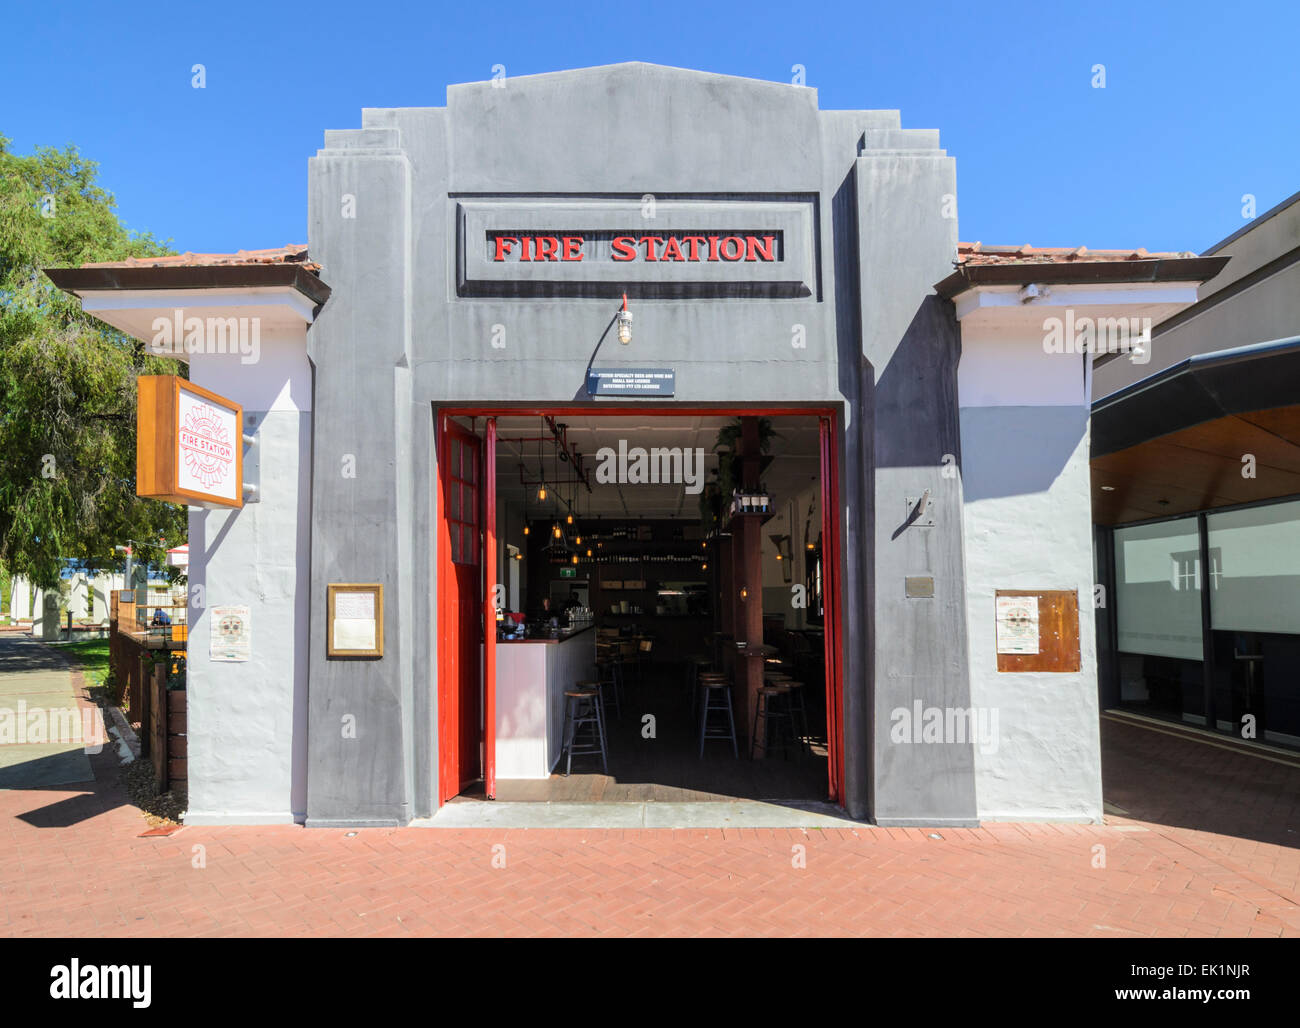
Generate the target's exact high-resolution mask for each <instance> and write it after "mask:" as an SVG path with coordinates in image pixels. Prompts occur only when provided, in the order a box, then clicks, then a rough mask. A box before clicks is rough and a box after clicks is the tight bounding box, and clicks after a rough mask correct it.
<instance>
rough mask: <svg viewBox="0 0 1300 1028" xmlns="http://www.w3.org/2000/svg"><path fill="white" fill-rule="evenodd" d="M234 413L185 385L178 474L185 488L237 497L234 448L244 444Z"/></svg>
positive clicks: (178, 421)
mask: <svg viewBox="0 0 1300 1028" xmlns="http://www.w3.org/2000/svg"><path fill="white" fill-rule="evenodd" d="M237 420H238V419H237V418H236V417H235V412H234V411H233V410H229V409H227V408H225V407H219V406H217V405H216V404H215V403H211V402H210V401H208V400H205V399H203V397H201V396H198V395H196V394H195V393H191V392H188V391H187V390H186V389H185V388H184V387H183V386H182V387H181V390H180V396H179V400H178V405H177V412H176V475H177V483H178V484H179V486H180V487H181V488H182V489H192V490H194V491H195V492H200V493H208V494H210V495H212V496H219V497H221V498H222V499H224V500H238V499H239V495H240V491H241V483H239V482H236V481H235V447H236V446H240V445H242V440H241V439H240V437H239V430H238V424H237Z"/></svg>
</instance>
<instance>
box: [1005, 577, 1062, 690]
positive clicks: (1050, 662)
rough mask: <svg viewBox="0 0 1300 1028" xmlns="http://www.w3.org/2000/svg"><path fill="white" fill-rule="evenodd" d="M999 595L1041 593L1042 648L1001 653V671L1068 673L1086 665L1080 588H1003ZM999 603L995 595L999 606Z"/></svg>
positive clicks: (1039, 640)
mask: <svg viewBox="0 0 1300 1028" xmlns="http://www.w3.org/2000/svg"><path fill="white" fill-rule="evenodd" d="M996 596H1036V597H1038V652H1037V653H999V654H998V655H997V657H998V670H999V671H1052V672H1056V673H1059V674H1068V673H1070V672H1073V671H1079V670H1080V669H1081V668H1082V667H1083V660H1082V657H1081V656H1080V653H1079V594H1078V592H1076V591H1075V590H1073V589H999V590H997V593H996ZM996 604H997V600H996V598H995V599H994V606H995V609H996ZM995 631H996V628H995ZM995 649H996V647H995Z"/></svg>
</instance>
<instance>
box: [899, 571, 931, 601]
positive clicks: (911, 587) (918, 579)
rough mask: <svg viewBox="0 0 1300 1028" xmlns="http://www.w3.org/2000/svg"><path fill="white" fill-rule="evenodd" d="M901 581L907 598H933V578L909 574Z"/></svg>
mask: <svg viewBox="0 0 1300 1028" xmlns="http://www.w3.org/2000/svg"><path fill="white" fill-rule="evenodd" d="M903 582H904V585H905V587H906V589H907V595H908V597H909V598H912V599H923V600H929V599H933V598H934V579H933V578H931V577H929V576H922V575H909V576H908V577H907V578H905V579H904V580H903Z"/></svg>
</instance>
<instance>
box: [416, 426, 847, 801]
mask: <svg viewBox="0 0 1300 1028" xmlns="http://www.w3.org/2000/svg"><path fill="white" fill-rule="evenodd" d="M548 414H549V415H566V414H575V415H578V414H580V415H583V416H585V417H627V416H629V415H633V416H636V417H661V418H668V417H707V416H714V417H733V418H738V417H744V416H746V415H751V416H760V417H781V416H792V417H816V418H819V419H820V437H821V499H822V538H823V539H824V540H826V542H825V544H824V546H823V553H825V552H826V551H827V549H829V552H830V557H829V559H828V560H824V561H823V579H824V580H823V587H822V590H823V594H824V596H825V614H824V619H823V628H824V632H823V640H824V642H823V647H824V649H823V660H824V663H825V667H826V736H827V755H828V759H827V762H826V763H827V776H828V779H829V781H828V787H829V795H830V799H831V801H832V802H834V803H837V804H839V805H840V806H843V805H844V802H845V801H844V718H843V682H842V677H841V676H842V673H843V668H842V665H841V660H840V652H839V643H840V639H841V638H843V635H842V625H841V615H840V588H841V585H840V578H841V569H840V507H839V502H840V501H839V495H840V488H839V445H838V442H837V439H838V433H837V431H836V426H838V424H839V420H840V419H839V414H838V412H837V411H836V410H835V408H833V407H717V406H704V407H686V406H678V407H646V406H640V405H632V404H626V405H625V404H615V403H611V404H601V405H600V406H598V407H596V406H592V405H590V404H563V403H561V404H548V405H544V406H540V407H530V406H524V407H478V406H470V407H459V406H441V407H439V408H438V409H437V414H436V417H437V426H438V428H439V431H438V433H437V435H438V438H439V439H441V437H442V434H443V430H444V428H445V426H446V424H447V423H448V421H449V420H450V419H451V418H453V417H461V418H479V417H482V418H486V419H487V426H488V427H487V445H486V446H485V448H484V449H485V453H484V461H483V465H484V474H483V478H482V481H483V488H482V489H480V490H479V495H480V496H482V497H483V498H484V506H485V510H484V517H483V520H482V522H481V524H483V525H484V526H485V533H484V540H483V542H484V547H483V548H484V554H483V573H484V579H483V584H484V589H483V596H484V602H483V624H484V640H483V664H484V667H483V691H484V760H483V764H484V785H485V786H486V791H487V795H488V796H489V798H492V797H494V796H495V793H496V608H495V603H494V600H495V592H494V588H493V586H494V585H495V582H493V581H492V579H489V578H488V577H486V576H487V575H488V574H489V573H490V574H491V575H492V576H493V578H495V576H496V549H497V541H496V475H495V473H489V472H488V471H487V469H488V468H492V469H495V467H496V419H497V418H498V417H544V416H546V415H548ZM439 446H440V447H441V444H439ZM438 452H439V454H441V452H442V451H441V448H440V449H439V451H438ZM440 477H441V476H440ZM436 495H437V496H438V498H439V503H441V502H442V500H441V497H442V492H441V490H437V491H436ZM438 520H439V522H441V518H439V519H438ZM450 562H451V554H450V552H449V551H445V550H444V548H443V546H442V544H441V533H440V542H439V549H438V581H439V583H440V584H439V588H438V602H439V605H440V606H441V604H442V602H443V590H442V585H441V583H442V582H443V581H444V578H445V575H446V573H447V572H448V570H449V568H450ZM489 569H491V571H490V572H489ZM826 578H829V581H826V580H825V579H826ZM439 615H441V610H440V611H439ZM439 620H440V621H441V617H440V618H439ZM438 645H439V651H438V666H439V668H440V669H441V668H442V667H443V666H444V665H443V655H444V653H445V652H446V646H447V645H448V640H447V639H446V638H445V636H444V633H441V632H440V633H439V635H438ZM449 799H451V796H448V795H443V792H442V779H441V777H439V788H438V806H440V807H441V806H442V805H443V804H444V803H446V802H447V800H449Z"/></svg>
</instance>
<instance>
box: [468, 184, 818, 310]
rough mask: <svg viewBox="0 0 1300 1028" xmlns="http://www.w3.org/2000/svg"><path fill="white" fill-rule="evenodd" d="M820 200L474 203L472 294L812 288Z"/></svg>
mask: <svg viewBox="0 0 1300 1028" xmlns="http://www.w3.org/2000/svg"><path fill="white" fill-rule="evenodd" d="M813 212H814V208H813V203H812V200H811V199H799V198H791V199H781V200H683V199H672V200H665V199H657V198H655V197H654V196H652V195H651V194H647V195H646V196H645V197H643V198H641V199H639V200H587V201H559V200H554V199H548V198H544V197H539V198H537V199H535V200H513V199H512V200H491V199H483V200H463V201H461V202H460V203H459V204H458V205H457V215H458V217H457V228H458V247H459V260H458V281H457V288H458V291H459V293H460V294H461V295H462V296H617V295H619V294H620V293H627V294H628V295H629V296H634V297H648V298H655V297H661V298H671V297H708V296H740V297H745V296H752V297H806V296H812V295H814V294H815V293H816V259H815V254H816V245H815V219H814V214H813Z"/></svg>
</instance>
